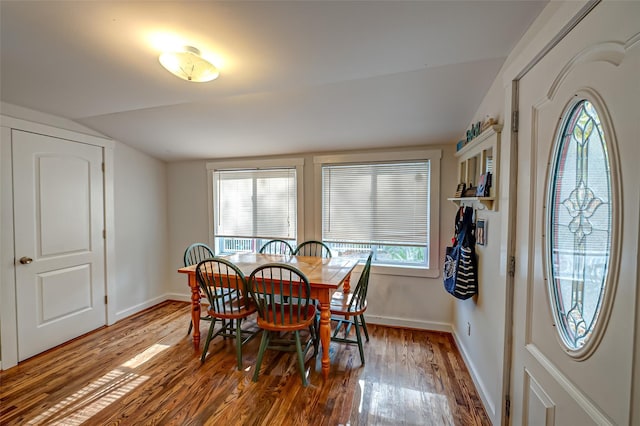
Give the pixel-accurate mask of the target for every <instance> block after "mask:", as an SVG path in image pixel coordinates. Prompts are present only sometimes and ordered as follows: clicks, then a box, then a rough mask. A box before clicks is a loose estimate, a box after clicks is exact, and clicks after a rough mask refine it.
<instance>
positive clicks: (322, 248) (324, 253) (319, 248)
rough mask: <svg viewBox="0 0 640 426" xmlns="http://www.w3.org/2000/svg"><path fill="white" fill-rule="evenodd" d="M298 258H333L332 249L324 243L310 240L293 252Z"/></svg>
mask: <svg viewBox="0 0 640 426" xmlns="http://www.w3.org/2000/svg"><path fill="white" fill-rule="evenodd" d="M293 254H294V255H296V256H314V257H323V258H329V257H331V249H330V248H329V246H328V245H326V244H325V243H323V242H322V241H315V240H309V241H305V242H304V243H301V244H300V245H299V246H298V247H296V249H295V251H294V252H293Z"/></svg>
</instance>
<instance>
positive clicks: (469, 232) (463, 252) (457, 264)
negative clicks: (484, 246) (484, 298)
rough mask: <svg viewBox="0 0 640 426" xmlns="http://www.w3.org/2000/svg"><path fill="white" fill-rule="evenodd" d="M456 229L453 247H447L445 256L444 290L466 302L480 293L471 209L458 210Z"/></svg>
mask: <svg viewBox="0 0 640 426" xmlns="http://www.w3.org/2000/svg"><path fill="white" fill-rule="evenodd" d="M463 209H464V210H463ZM461 217H462V219H461ZM455 229H456V235H455V237H454V243H453V246H451V247H447V249H446V254H445V262H444V268H443V277H444V288H445V290H446V291H447V292H448V293H450V294H451V295H453V296H454V297H457V298H458V299H463V300H464V299H468V298H470V297H472V296H473V295H474V294H476V293H477V292H478V261H477V256H476V252H475V236H474V232H473V209H472V208H471V207H465V208H463V207H461V208H460V210H458V214H457V215H456V227H455Z"/></svg>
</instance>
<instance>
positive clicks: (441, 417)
mask: <svg viewBox="0 0 640 426" xmlns="http://www.w3.org/2000/svg"><path fill="white" fill-rule="evenodd" d="M358 385H359V389H358V390H359V394H360V395H359V396H360V401H359V403H358V413H359V414H362V413H363V410H365V412H366V413H368V414H364V416H365V417H369V418H370V419H371V418H373V420H374V423H375V424H394V423H397V422H398V421H399V419H398V417H397V414H398V409H397V407H394V405H395V404H396V402H397V401H402V404H403V407H404V410H405V422H404V424H411V419H421V421H423V422H424V423H422V424H428V425H454V424H455V422H454V420H453V416H452V414H451V410H450V409H449V402H448V401H447V397H446V396H445V395H439V394H436V393H431V392H421V391H417V390H415V389H409V388H405V387H398V386H394V385H390V384H387V383H380V382H374V381H365V380H358ZM357 396H358V395H356V397H357ZM354 403H355V401H354ZM385 413H389V414H390V415H392V416H391V417H388V418H387V416H385ZM407 421H408V423H407Z"/></svg>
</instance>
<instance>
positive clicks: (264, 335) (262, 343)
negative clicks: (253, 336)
mask: <svg viewBox="0 0 640 426" xmlns="http://www.w3.org/2000/svg"><path fill="white" fill-rule="evenodd" d="M267 344H269V332H268V331H267V330H264V331H263V332H262V340H261V341H260V350H258V359H257V360H256V369H255V371H254V372H253V381H254V382H257V381H258V374H259V373H260V365H261V364H262V356H263V355H264V351H265V349H267Z"/></svg>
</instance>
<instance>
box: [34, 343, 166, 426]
mask: <svg viewBox="0 0 640 426" xmlns="http://www.w3.org/2000/svg"><path fill="white" fill-rule="evenodd" d="M169 347H170V345H163V344H159V343H156V344H154V345H152V346H150V347H149V348H147V349H146V350H145V351H143V352H140V353H139V354H137V355H136V356H134V357H133V358H131V359H130V360H128V361H127V362H125V363H123V364H122V365H120V367H118V368H115V369H113V370H111V371H110V372H108V373H107V374H105V375H104V376H102V377H100V378H99V379H97V380H94V381H93V382H91V383H90V384H88V385H87V386H85V387H83V388H82V389H80V390H78V391H77V392H75V393H74V394H73V395H71V396H68V397H67V398H65V399H64V400H62V401H60V402H58V403H57V404H56V405H54V406H53V407H51V408H49V409H48V410H47V411H45V412H44V413H42V414H40V415H39V416H37V417H35V418H34V419H32V420H30V421H29V422H27V424H29V425H38V424H47V425H65V426H75V425H80V424H82V423H84V422H85V421H87V420H88V419H89V418H91V417H92V416H94V415H95V414H96V413H98V412H99V411H101V410H102V409H104V408H105V407H107V406H109V405H110V404H112V403H113V402H114V401H116V400H118V399H119V398H121V397H123V396H124V395H126V394H127V393H129V392H131V391H132V390H133V389H135V388H136V387H138V386H140V385H141V384H142V383H144V382H145V381H147V380H148V379H149V377H148V376H141V375H139V374H136V373H135V372H134V371H133V369H135V368H137V367H139V366H140V365H142V364H144V363H145V362H147V361H149V360H150V359H151V358H153V357H154V356H155V355H157V354H159V353H160V352H162V351H164V350H165V349H167V348H169Z"/></svg>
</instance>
